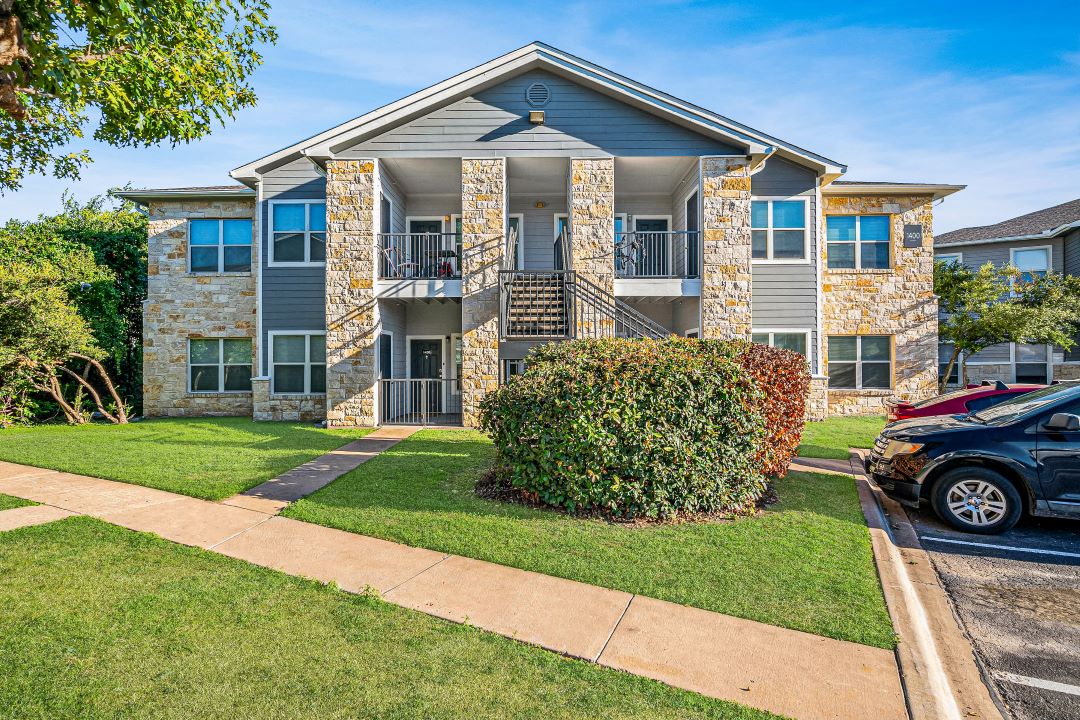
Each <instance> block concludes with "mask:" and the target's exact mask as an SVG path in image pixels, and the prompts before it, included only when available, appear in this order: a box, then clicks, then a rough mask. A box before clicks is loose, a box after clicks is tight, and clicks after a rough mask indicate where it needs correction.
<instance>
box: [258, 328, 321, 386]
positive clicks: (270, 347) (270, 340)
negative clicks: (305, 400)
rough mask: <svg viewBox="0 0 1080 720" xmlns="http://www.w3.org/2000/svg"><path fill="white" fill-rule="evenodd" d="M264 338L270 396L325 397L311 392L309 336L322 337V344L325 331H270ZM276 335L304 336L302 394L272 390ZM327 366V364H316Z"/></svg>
mask: <svg viewBox="0 0 1080 720" xmlns="http://www.w3.org/2000/svg"><path fill="white" fill-rule="evenodd" d="M266 335H267V337H266V354H267V365H268V369H269V371H270V372H269V376H270V394H271V395H317V396H323V395H326V393H325V392H311V336H312V335H322V337H323V344H324V345H325V343H326V331H325V330H270V331H269V332H267V334H266ZM278 335H303V336H304V392H277V391H276V390H275V389H274V338H275V337H277V336H278ZM282 364H283V365H296V364H297V363H282ZM317 364H320V365H329V363H317Z"/></svg>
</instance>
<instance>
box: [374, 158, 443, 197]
mask: <svg viewBox="0 0 1080 720" xmlns="http://www.w3.org/2000/svg"><path fill="white" fill-rule="evenodd" d="M380 162H381V163H382V165H383V167H384V168H385V169H386V171H387V172H389V174H390V177H391V178H393V180H394V182H395V184H396V185H397V186H398V189H399V190H401V191H402V192H403V193H404V194H406V195H457V194H458V193H460V192H461V160H460V159H458V158H384V159H382V160H380Z"/></svg>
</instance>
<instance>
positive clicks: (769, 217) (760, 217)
mask: <svg viewBox="0 0 1080 720" xmlns="http://www.w3.org/2000/svg"><path fill="white" fill-rule="evenodd" d="M750 228H751V230H750V245H751V252H752V255H753V258H754V259H755V260H805V259H806V201H805V200H754V201H752V202H751V203H750Z"/></svg>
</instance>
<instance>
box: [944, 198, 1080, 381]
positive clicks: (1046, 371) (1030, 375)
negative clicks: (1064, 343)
mask: <svg viewBox="0 0 1080 720" xmlns="http://www.w3.org/2000/svg"><path fill="white" fill-rule="evenodd" d="M934 254H935V257H936V258H937V259H938V260H941V261H948V262H959V263H961V264H962V265H964V266H966V267H969V268H971V269H973V270H975V269H978V268H980V267H982V266H983V265H985V264H986V263H992V264H994V265H996V266H998V267H1004V266H1006V265H1015V266H1016V267H1017V268H1018V269H1019V270H1021V271H1023V272H1025V273H1030V274H1031V275H1045V274H1046V273H1047V272H1049V271H1053V272H1058V273H1066V274H1069V275H1080V199H1077V200H1072V201H1070V202H1067V203H1062V204H1061V205H1055V206H1053V207H1049V208H1044V209H1042V210H1036V211H1035V212H1032V213H1027V214H1026V215H1021V216H1019V217H1014V218H1010V219H1008V220H1003V221H1002V222H999V223H995V224H993V225H980V226H977V227H968V228H961V229H959V230H953V231H951V232H947V233H942V234H941V235H939V236H938V237H936V238H935V239H934ZM952 351H953V348H952V346H951V345H948V344H944V343H943V344H942V345H941V346H940V349H939V350H938V356H939V358H940V362H941V364H942V368H941V372H944V365H945V364H946V363H947V362H948V358H950V357H951V356H952ZM958 366H959V363H957V367H954V368H953V372H952V373H951V375H950V382H951V384H956V383H958V382H959V370H958ZM967 379H968V382H982V381H983V380H991V381H993V380H1001V381H1002V382H1006V383H1013V382H1027V383H1048V382H1050V381H1052V380H1054V379H1058V380H1076V379H1080V346H1076V347H1073V348H1072V349H1070V350H1069V351H1068V352H1066V351H1065V350H1064V349H1062V348H1055V347H1052V346H1049V345H1028V344H1022V343H1002V344H1000V345H994V346H991V347H988V348H986V349H985V350H982V351H980V352H978V353H976V354H974V355H972V356H971V357H969V358H967Z"/></svg>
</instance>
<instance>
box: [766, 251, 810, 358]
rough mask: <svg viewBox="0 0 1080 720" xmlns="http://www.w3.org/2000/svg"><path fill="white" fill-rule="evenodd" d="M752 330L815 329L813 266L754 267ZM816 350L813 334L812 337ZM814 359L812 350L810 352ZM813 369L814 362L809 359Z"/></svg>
mask: <svg viewBox="0 0 1080 720" xmlns="http://www.w3.org/2000/svg"><path fill="white" fill-rule="evenodd" d="M750 306H751V311H752V313H753V314H752V317H753V326H754V329H755V330H767V329H769V328H793V329H795V328H807V329H813V328H816V327H817V281H816V273H815V270H814V266H812V265H755V266H754V270H753V298H752V300H751V304H750ZM813 342H814V347H815V348H816V347H817V334H816V330H815V331H814V335H813ZM811 355H814V349H813V348H812V349H811ZM812 360H813V362H814V364H815V367H816V362H817V359H816V357H815V358H812Z"/></svg>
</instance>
